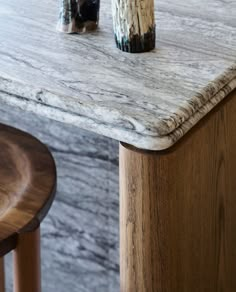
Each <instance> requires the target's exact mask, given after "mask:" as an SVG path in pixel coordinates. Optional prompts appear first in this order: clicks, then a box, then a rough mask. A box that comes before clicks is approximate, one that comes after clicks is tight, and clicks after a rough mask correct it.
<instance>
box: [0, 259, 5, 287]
mask: <svg viewBox="0 0 236 292" xmlns="http://www.w3.org/2000/svg"><path fill="white" fill-rule="evenodd" d="M4 291H5V273H4V257H0V292H4Z"/></svg>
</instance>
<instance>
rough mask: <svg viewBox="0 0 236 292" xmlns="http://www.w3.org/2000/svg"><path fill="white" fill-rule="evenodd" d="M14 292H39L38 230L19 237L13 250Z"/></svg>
mask: <svg viewBox="0 0 236 292" xmlns="http://www.w3.org/2000/svg"><path fill="white" fill-rule="evenodd" d="M14 292H41V265H40V229H39V228H38V229H37V230H36V231H34V232H29V233H24V234H21V235H19V239H18V243H17V247H16V249H15V250H14Z"/></svg>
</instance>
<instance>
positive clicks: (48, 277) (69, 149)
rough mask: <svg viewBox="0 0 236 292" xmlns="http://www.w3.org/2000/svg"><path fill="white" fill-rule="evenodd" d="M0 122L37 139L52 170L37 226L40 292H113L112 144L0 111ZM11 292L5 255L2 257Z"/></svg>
mask: <svg viewBox="0 0 236 292" xmlns="http://www.w3.org/2000/svg"><path fill="white" fill-rule="evenodd" d="M0 122H1V123H5V124H9V125H12V126H16V127H18V128H20V129H23V130H25V131H28V132H30V133H32V134H33V135H35V136H36V137H38V138H39V139H41V140H42V141H43V142H44V143H46V144H47V145H48V146H49V148H50V149H51V151H52V153H53V155H54V157H55V160H56V164H57V168H58V192H57V196H56V200H55V202H54V204H53V207H52V209H51V211H50V213H49V214H48V216H47V217H46V219H45V221H44V222H43V224H42V277H43V279H42V282H43V292H53V291H57V292H65V291H70V292H118V291H119V264H118V263H119V260H118V256H119V251H118V248H119V244H118V241H119V239H118V237H119V235H118V232H119V226H118V225H119V224H118V216H119V199H118V142H116V141H113V140H111V139H107V138H104V137H101V136H98V135H95V134H91V133H89V132H86V131H82V130H80V129H77V128H75V127H73V126H69V125H64V124H61V123H58V122H54V121H50V120H47V119H44V118H40V117H38V116H36V115H34V114H29V113H25V112H22V111H19V110H17V109H14V108H11V107H7V106H3V105H2V104H1V108H0ZM6 270H7V292H10V291H12V272H11V255H8V256H7V257H6Z"/></svg>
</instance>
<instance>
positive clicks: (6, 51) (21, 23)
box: [0, 0, 236, 150]
mask: <svg viewBox="0 0 236 292" xmlns="http://www.w3.org/2000/svg"><path fill="white" fill-rule="evenodd" d="M58 9H59V5H57V1H52V2H50V5H48V1H46V0H41V1H36V0H32V1H29V2H27V5H25V1H23V0H12V1H5V0H0V27H1V29H0V93H1V94H0V102H5V103H8V104H11V105H15V106H18V107H20V108H22V109H24V110H30V111H33V112H35V113H38V114H41V115H44V116H47V117H50V118H52V119H56V120H59V121H62V122H65V123H70V124H74V125H76V126H78V127H80V128H83V129H87V130H90V131H93V132H96V133H97V134H102V135H105V136H108V137H112V138H114V139H116V140H121V141H124V142H127V143H130V144H132V145H134V146H137V147H140V148H146V149H156V150H160V149H164V148H168V147H170V146H171V145H173V144H174V143H175V142H176V141H177V140H179V139H180V138H181V137H182V136H183V135H184V134H185V133H186V132H187V131H189V129H191V128H192V127H193V125H194V124H196V123H197V122H198V121H199V120H200V119H201V118H202V117H203V116H205V115H206V114H207V113H208V112H209V111H210V110H211V109H212V108H214V107H215V106H216V104H218V103H219V102H220V101H221V100H222V99H224V98H225V97H226V96H227V95H228V94H229V92H231V91H232V90H234V89H235V88H236V21H235V15H236V2H235V1H222V0H209V1H208V2H207V5H206V3H205V1H204V0H190V1H188V2H187V3H186V2H185V1H183V0H175V1H166V0H160V1H157V3H156V25H157V43H156V47H157V49H156V50H155V51H153V52H150V53H145V54H138V55H133V54H127V53H123V52H121V51H119V50H118V49H116V47H115V43H114V36H113V31H112V17H111V4H110V0H104V1H102V5H101V14H100V15H101V21H100V29H99V31H97V32H95V33H91V34H87V35H64V34H60V33H57V32H56V29H55V26H56V22H57V16H58Z"/></svg>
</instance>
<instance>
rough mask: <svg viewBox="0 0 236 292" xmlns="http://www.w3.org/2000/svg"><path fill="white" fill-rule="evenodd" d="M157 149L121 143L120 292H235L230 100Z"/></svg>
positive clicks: (235, 166) (235, 179)
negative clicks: (167, 145) (177, 139)
mask: <svg viewBox="0 0 236 292" xmlns="http://www.w3.org/2000/svg"><path fill="white" fill-rule="evenodd" d="M233 95H235V93H233V94H232V96H231V97H229V98H228V99H227V100H226V101H225V102H223V103H221V104H220V105H219V106H218V107H217V108H216V109H215V110H214V111H213V112H212V113H211V114H209V116H208V118H206V119H204V120H203V121H202V122H200V123H199V125H198V126H196V127H195V129H193V130H192V131H191V133H190V134H188V135H186V137H185V138H183V139H182V141H181V143H177V144H176V146H175V147H173V148H171V149H170V150H168V151H163V152H148V151H142V150H137V149H134V148H132V147H131V146H128V145H124V144H121V145H120V196H121V198H120V200H121V201H120V258H121V260H120V269H121V292H190V291H191V292H216V291H221V292H235V291H236V277H235V273H236V129H235V127H236V98H233Z"/></svg>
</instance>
